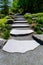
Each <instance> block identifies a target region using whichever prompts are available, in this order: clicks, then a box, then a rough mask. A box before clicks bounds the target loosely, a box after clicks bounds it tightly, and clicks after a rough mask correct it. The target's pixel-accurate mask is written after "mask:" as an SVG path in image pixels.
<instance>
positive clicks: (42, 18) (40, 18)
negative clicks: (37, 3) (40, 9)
mask: <svg viewBox="0 0 43 65" xmlns="http://www.w3.org/2000/svg"><path fill="white" fill-rule="evenodd" d="M36 22H38V24H43V16H42V17H39V18H38V19H37V20H36Z"/></svg>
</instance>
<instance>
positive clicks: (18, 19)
mask: <svg viewBox="0 0 43 65" xmlns="http://www.w3.org/2000/svg"><path fill="white" fill-rule="evenodd" d="M15 20H16V21H26V19H25V18H15Z"/></svg>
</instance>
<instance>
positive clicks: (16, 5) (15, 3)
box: [11, 0, 19, 13]
mask: <svg viewBox="0 0 43 65" xmlns="http://www.w3.org/2000/svg"><path fill="white" fill-rule="evenodd" d="M18 1H19V0H14V2H13V3H12V8H11V10H12V11H13V12H15V13H17V11H18V8H19V5H18Z"/></svg>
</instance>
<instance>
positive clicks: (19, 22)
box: [14, 21, 27, 23]
mask: <svg viewBox="0 0 43 65" xmlns="http://www.w3.org/2000/svg"><path fill="white" fill-rule="evenodd" d="M14 23H27V21H14Z"/></svg>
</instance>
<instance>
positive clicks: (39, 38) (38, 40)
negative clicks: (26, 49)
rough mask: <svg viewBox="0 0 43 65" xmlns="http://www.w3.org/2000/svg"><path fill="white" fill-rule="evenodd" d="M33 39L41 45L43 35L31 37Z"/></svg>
mask: <svg viewBox="0 0 43 65" xmlns="http://www.w3.org/2000/svg"><path fill="white" fill-rule="evenodd" d="M33 38H34V39H35V40H36V41H37V42H39V43H40V44H43V34H40V35H39V34H35V35H33Z"/></svg>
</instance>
